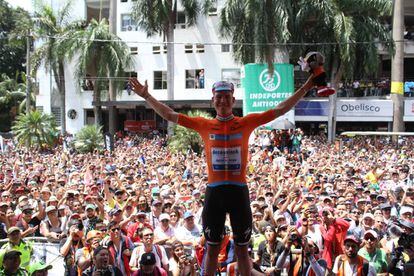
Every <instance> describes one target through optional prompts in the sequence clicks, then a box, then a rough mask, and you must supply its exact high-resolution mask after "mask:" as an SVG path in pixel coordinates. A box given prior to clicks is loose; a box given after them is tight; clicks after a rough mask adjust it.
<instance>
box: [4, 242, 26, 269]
mask: <svg viewBox="0 0 414 276" xmlns="http://www.w3.org/2000/svg"><path fill="white" fill-rule="evenodd" d="M11 249H15V250H17V251H19V252H20V253H22V255H21V256H20V260H21V262H20V267H23V268H25V269H27V267H28V266H29V264H30V258H31V257H32V254H33V247H32V244H31V243H28V242H25V241H23V240H22V241H21V242H20V244H19V245H15V246H13V245H12V244H11V243H10V242H8V243H6V244H4V245H3V246H2V247H1V249H0V264H1V266H3V257H4V254H5V253H6V251H9V250H11Z"/></svg>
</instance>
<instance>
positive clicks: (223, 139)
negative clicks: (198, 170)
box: [178, 109, 276, 187]
mask: <svg viewBox="0 0 414 276" xmlns="http://www.w3.org/2000/svg"><path fill="white" fill-rule="evenodd" d="M275 118H276V114H275V110H273V109H271V110H268V111H266V112H263V113H253V114H249V115H247V116H244V117H234V118H233V119H231V120H229V121H219V120H217V119H206V118H202V117H189V116H186V115H183V114H179V117H178V124H179V125H182V126H184V127H187V128H190V129H194V130H195V131H197V132H198V133H199V134H200V136H201V138H202V139H203V141H204V144H205V152H206V157H207V167H208V183H209V186H210V187H214V186H219V185H224V184H232V185H241V186H244V185H245V184H246V166H247V155H248V142H249V136H250V134H251V133H252V131H253V130H254V129H255V128H257V127H258V126H260V125H263V124H265V123H267V122H270V121H271V120H273V119H275Z"/></svg>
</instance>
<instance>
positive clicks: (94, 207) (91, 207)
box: [85, 204, 96, 210]
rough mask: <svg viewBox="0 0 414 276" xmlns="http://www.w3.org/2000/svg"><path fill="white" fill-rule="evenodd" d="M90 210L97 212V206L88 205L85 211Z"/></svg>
mask: <svg viewBox="0 0 414 276" xmlns="http://www.w3.org/2000/svg"><path fill="white" fill-rule="evenodd" d="M89 209H92V210H96V206H95V205H94V204H88V205H86V207H85V210H89Z"/></svg>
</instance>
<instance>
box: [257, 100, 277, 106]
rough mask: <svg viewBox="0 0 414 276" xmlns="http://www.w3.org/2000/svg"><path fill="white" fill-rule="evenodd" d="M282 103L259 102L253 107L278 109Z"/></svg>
mask: <svg viewBox="0 0 414 276" xmlns="http://www.w3.org/2000/svg"><path fill="white" fill-rule="evenodd" d="M280 102H281V101H273V102H258V101H255V102H253V104H252V107H276V106H277V105H278V104H279V103H280Z"/></svg>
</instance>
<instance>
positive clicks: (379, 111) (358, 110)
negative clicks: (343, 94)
mask: <svg viewBox="0 0 414 276" xmlns="http://www.w3.org/2000/svg"><path fill="white" fill-rule="evenodd" d="M336 112H337V114H336V115H337V116H344V117H357V116H375V117H385V116H391V117H392V115H393V104H392V101H391V100H339V101H337V102H336Z"/></svg>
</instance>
